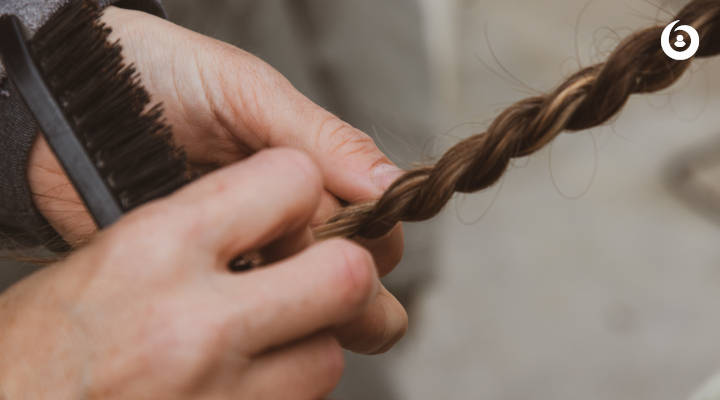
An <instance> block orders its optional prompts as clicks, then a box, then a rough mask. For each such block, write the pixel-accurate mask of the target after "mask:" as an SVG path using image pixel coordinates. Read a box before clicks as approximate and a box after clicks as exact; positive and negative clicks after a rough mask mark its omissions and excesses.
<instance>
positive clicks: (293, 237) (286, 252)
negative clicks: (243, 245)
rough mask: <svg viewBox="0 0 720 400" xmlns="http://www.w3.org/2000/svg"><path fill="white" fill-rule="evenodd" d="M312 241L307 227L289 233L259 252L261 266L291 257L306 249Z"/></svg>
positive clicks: (312, 238)
mask: <svg viewBox="0 0 720 400" xmlns="http://www.w3.org/2000/svg"><path fill="white" fill-rule="evenodd" d="M314 240H315V239H314V237H313V233H312V231H311V230H310V228H308V227H305V228H303V229H300V230H299V231H295V232H290V233H289V234H286V235H284V236H283V237H281V238H279V239H277V240H275V241H274V242H272V243H270V244H269V245H267V246H265V247H264V248H263V249H262V250H261V251H260V254H261V255H262V261H263V264H265V265H267V264H272V263H275V262H278V261H281V260H284V259H286V258H289V257H292V256H294V255H296V254H298V253H300V252H301V251H303V250H305V249H306V248H308V247H309V246H310V245H311V244H313V242H314Z"/></svg>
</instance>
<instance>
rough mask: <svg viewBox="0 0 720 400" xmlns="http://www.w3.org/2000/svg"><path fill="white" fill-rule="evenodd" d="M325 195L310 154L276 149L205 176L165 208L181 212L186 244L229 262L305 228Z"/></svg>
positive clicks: (166, 204) (182, 232)
mask: <svg viewBox="0 0 720 400" xmlns="http://www.w3.org/2000/svg"><path fill="white" fill-rule="evenodd" d="M321 191H322V179H321V177H320V174H319V172H318V171H317V168H316V167H315V166H314V164H313V162H312V161H311V160H310V159H309V158H308V157H307V156H305V155H304V154H302V153H300V152H298V151H296V150H289V149H274V150H266V151H263V152H261V153H258V154H257V155H255V156H253V157H250V158H248V159H247V160H245V161H242V162H239V163H237V164H234V165H232V166H230V167H227V168H224V169H221V170H218V171H216V172H213V173H211V174H209V175H207V176H205V177H203V178H202V179H200V180H199V181H197V182H195V183H193V184H191V185H189V186H188V187H186V188H184V189H182V190H181V191H179V192H178V193H177V194H175V195H173V196H172V197H171V198H170V199H169V200H168V201H167V202H166V203H164V206H165V207H168V206H169V207H170V208H174V209H176V210H177V211H178V214H181V215H179V216H178V218H177V219H178V220H179V221H180V222H179V225H180V226H179V227H178V228H179V230H180V232H181V234H182V235H185V236H187V237H185V238H182V239H184V240H183V241H182V242H183V243H197V245H198V246H200V248H204V249H207V251H208V252H210V253H211V254H213V255H217V258H218V260H219V261H220V263H223V262H224V263H227V262H228V261H229V260H231V259H232V258H234V257H235V256H236V255H238V254H240V253H242V252H245V251H249V250H255V249H259V248H260V247H262V246H263V245H265V244H268V243H270V242H272V241H273V240H275V239H277V238H279V237H281V236H283V235H284V234H286V233H288V232H294V231H298V230H300V229H303V228H304V227H306V226H307V224H308V223H309V221H310V218H311V217H312V215H313V214H314V212H315V209H316V208H317V204H318V202H319V199H320V194H321ZM188 214H189V215H188Z"/></svg>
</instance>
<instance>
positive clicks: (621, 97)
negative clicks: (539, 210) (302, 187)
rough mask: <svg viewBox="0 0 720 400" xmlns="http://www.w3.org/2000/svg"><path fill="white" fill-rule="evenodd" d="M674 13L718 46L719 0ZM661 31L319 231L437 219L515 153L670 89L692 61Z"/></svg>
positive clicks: (370, 229) (708, 44)
mask: <svg viewBox="0 0 720 400" xmlns="http://www.w3.org/2000/svg"><path fill="white" fill-rule="evenodd" d="M675 19H676V20H680V21H681V22H683V23H688V24H690V25H691V26H693V27H694V28H695V29H696V30H697V31H698V33H699V34H700V37H701V43H700V48H699V50H698V52H697V54H696V55H695V57H710V56H714V55H716V54H718V53H720V0H694V1H692V2H691V3H690V4H688V5H687V6H686V7H685V8H683V9H682V11H680V13H679V14H678V16H677V18H675ZM662 31H663V27H662V26H655V27H652V28H647V29H644V30H642V31H639V32H636V33H634V34H633V35H631V36H630V37H628V38H626V39H625V40H624V41H623V42H621V43H620V44H619V45H618V46H617V48H616V49H615V50H614V51H613V53H612V54H611V55H610V56H609V58H608V60H607V61H606V62H604V63H599V64H596V65H593V66H590V67H587V68H584V69H582V70H580V71H578V72H576V73H575V74H573V75H572V76H570V77H569V78H568V79H567V80H566V81H565V82H564V83H562V84H561V85H560V86H558V87H557V89H555V90H554V91H552V92H551V93H548V94H546V95H541V96H535V97H530V98H527V99H524V100H521V101H519V102H517V103H515V104H514V105H512V106H510V107H509V108H507V109H506V110H505V111H503V112H502V113H501V114H500V115H499V116H498V117H497V118H495V120H494V121H493V122H492V124H491V125H490V127H489V128H488V129H487V131H486V132H484V133H481V134H478V135H474V136H471V137H469V138H467V139H465V140H463V141H462V142H460V143H458V144H456V145H455V146H454V147H452V148H451V149H450V150H448V151H447V152H446V153H445V154H444V155H443V156H442V157H441V158H440V159H439V160H438V161H437V163H436V164H435V165H432V166H425V167H420V168H416V169H414V170H411V171H408V172H407V173H406V174H405V175H403V176H401V177H400V178H399V179H398V180H397V181H395V183H393V185H392V186H390V188H388V189H387V191H386V192H385V193H384V195H383V196H382V197H381V198H380V200H378V201H376V202H373V203H365V204H358V205H352V206H349V207H346V208H344V209H342V210H341V211H340V212H339V213H338V214H337V215H336V216H334V217H333V218H331V219H330V220H329V221H327V223H326V224H325V225H323V226H320V227H319V228H318V229H317V231H316V236H317V237H319V238H327V237H332V236H347V237H364V238H376V237H380V236H382V235H384V234H386V233H387V232H389V231H390V230H391V229H392V228H393V226H395V225H396V224H397V223H398V222H400V221H422V220H427V219H429V218H432V217H433V216H435V215H436V214H437V213H439V212H440V210H441V209H442V208H443V207H444V206H445V204H446V203H447V202H448V201H449V200H450V198H451V197H452V195H453V194H454V193H455V192H460V193H470V192H476V191H480V190H483V189H486V188H488V187H489V186H491V185H493V184H494V183H496V182H497V181H498V179H500V177H501V176H502V175H503V173H504V172H505V170H506V168H507V166H508V164H509V163H510V160H511V159H513V158H516V157H523V156H527V155H529V154H531V153H533V152H536V151H538V150H539V149H541V148H542V147H543V146H545V145H546V144H548V143H549V142H550V141H552V139H554V138H555V137H556V136H557V135H559V134H560V133H561V132H563V131H566V130H567V131H579V130H583V129H588V128H591V127H594V126H597V125H600V124H602V123H604V122H606V121H608V120H609V119H610V118H611V117H612V116H613V115H615V114H616V113H617V112H618V111H619V110H620V109H621V108H622V107H623V106H624V105H625V103H626V101H627V100H628V98H629V97H630V95H632V94H634V93H650V92H656V91H659V90H662V89H665V88H667V87H668V86H670V85H672V84H673V83H674V82H675V81H677V80H678V79H679V78H680V76H681V75H682V74H683V73H684V72H685V70H687V68H688V67H689V65H690V61H674V60H673V59H671V58H670V57H668V56H667V55H665V53H664V52H663V50H662V48H661V43H660V37H661V33H662Z"/></svg>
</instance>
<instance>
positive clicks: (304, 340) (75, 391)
mask: <svg viewBox="0 0 720 400" xmlns="http://www.w3.org/2000/svg"><path fill="white" fill-rule="evenodd" d="M322 188H323V183H322V179H321V175H320V173H319V171H318V170H317V169H316V167H315V165H314V163H313V162H312V161H310V159H309V158H308V157H307V156H305V155H303V154H302V153H299V152H297V151H294V150H287V149H278V150H268V151H265V152H261V153H259V154H257V155H255V156H253V157H251V158H249V159H248V160H246V161H243V162H241V163H238V164H235V165H233V166H230V167H227V168H225V169H222V170H219V171H217V172H214V173H212V174H210V175H208V176H206V177H204V178H203V179H200V180H199V181H197V182H195V183H193V184H191V185H189V186H188V187H186V188H184V189H182V190H180V191H179V192H178V193H176V194H175V195H173V196H170V197H169V198H167V199H165V200H161V201H157V202H154V203H151V204H148V205H146V206H144V207H142V208H140V209H138V210H136V211H134V212H132V213H130V214H128V215H127V216H126V217H125V218H123V219H122V220H121V221H119V222H118V223H117V224H115V225H114V226H112V227H111V228H109V229H108V230H106V231H103V232H101V233H100V234H99V235H97V237H95V238H94V239H93V240H92V242H91V243H90V244H89V245H88V246H87V247H85V248H83V249H81V250H79V251H77V252H76V253H74V254H73V255H72V256H71V257H69V258H68V259H67V260H65V261H63V262H60V263H58V264H55V265H52V266H50V267H48V268H46V269H44V270H42V271H40V272H38V273H36V274H34V275H32V276H31V277H30V278H28V279H26V280H24V281H22V282H20V283H19V284H17V285H15V286H13V287H12V288H11V289H10V290H9V291H8V292H7V293H5V294H4V295H2V296H0V332H2V334H1V335H0V398H3V399H20V398H27V399H35V398H48V399H49V398H52V399H78V398H87V399H94V398H102V399H133V400H138V399H153V400H157V399H173V400H181V399H230V398H242V399H318V398H320V397H322V396H324V395H326V394H328V393H329V392H330V391H331V390H332V388H333V387H334V386H335V385H336V384H337V382H338V380H339V378H340V376H341V372H342V368H343V358H342V351H341V346H340V345H339V344H338V342H337V341H336V339H335V338H334V335H333V329H334V328H335V327H338V326H343V325H344V324H346V323H347V322H348V321H351V320H353V319H354V318H357V316H358V315H361V314H363V313H365V312H366V311H367V307H368V305H369V304H371V301H372V300H373V298H374V297H375V296H376V295H377V293H378V290H379V288H380V286H379V282H378V280H377V272H376V268H375V265H374V263H373V259H372V256H371V255H370V254H369V253H368V252H367V251H366V250H364V249H363V248H361V247H359V246H358V245H355V244H352V243H351V242H349V241H345V240H332V241H326V242H321V243H318V244H314V245H311V246H310V247H307V248H306V245H307V244H308V243H309V239H308V235H309V234H310V231H309V229H308V228H307V226H308V222H309V221H310V219H311V218H312V216H313V214H314V213H315V212H316V210H317V207H318V204H319V201H320V197H321V193H322ZM267 248H271V249H272V253H273V254H274V255H275V256H276V257H278V258H279V259H284V261H280V262H277V263H275V264H271V265H269V266H267V267H264V268H260V269H256V270H252V271H249V272H244V273H239V274H233V273H231V272H229V271H228V269H227V265H228V262H229V261H230V260H231V259H232V258H233V257H234V256H236V255H237V254H243V253H246V252H248V251H253V250H256V249H267Z"/></svg>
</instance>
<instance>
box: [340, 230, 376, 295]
mask: <svg viewBox="0 0 720 400" xmlns="http://www.w3.org/2000/svg"><path fill="white" fill-rule="evenodd" d="M331 245H332V246H333V247H334V249H335V251H336V252H337V256H336V257H334V259H335V260H337V261H336V262H337V264H336V267H335V268H336V280H337V281H336V282H335V283H334V284H335V287H336V288H337V290H338V291H339V292H340V295H341V296H342V300H343V302H344V303H345V304H348V305H354V306H359V305H361V304H365V303H366V302H367V301H368V300H369V299H370V297H371V296H372V294H373V293H374V291H375V288H376V286H377V272H376V269H375V262H374V261H373V257H372V255H371V254H370V253H369V252H368V251H367V250H366V249H364V248H363V247H360V246H359V245H356V244H354V243H352V242H350V241H347V240H342V239H337V240H333V241H332V243H331Z"/></svg>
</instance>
